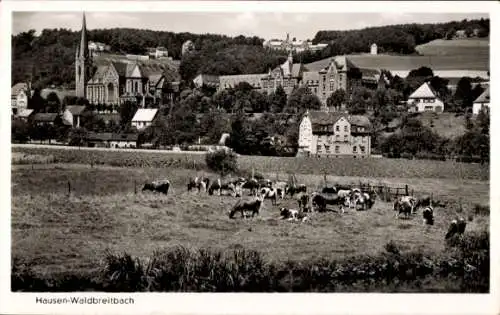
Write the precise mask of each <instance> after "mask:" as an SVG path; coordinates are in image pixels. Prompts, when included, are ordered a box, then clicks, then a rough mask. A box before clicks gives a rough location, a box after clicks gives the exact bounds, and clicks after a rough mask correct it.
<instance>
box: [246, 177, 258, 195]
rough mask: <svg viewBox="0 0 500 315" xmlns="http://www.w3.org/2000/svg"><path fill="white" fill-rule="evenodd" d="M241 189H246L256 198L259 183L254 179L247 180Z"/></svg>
mask: <svg viewBox="0 0 500 315" xmlns="http://www.w3.org/2000/svg"><path fill="white" fill-rule="evenodd" d="M241 188H244V189H248V190H249V191H250V194H251V195H253V196H256V195H257V191H258V189H259V188H260V186H259V182H258V181H257V180H256V179H255V178H251V179H249V180H246V181H244V183H243V186H242V187H241Z"/></svg>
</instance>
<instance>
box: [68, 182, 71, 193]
mask: <svg viewBox="0 0 500 315" xmlns="http://www.w3.org/2000/svg"><path fill="white" fill-rule="evenodd" d="M69 195H71V183H70V182H69V180H68V196H69Z"/></svg>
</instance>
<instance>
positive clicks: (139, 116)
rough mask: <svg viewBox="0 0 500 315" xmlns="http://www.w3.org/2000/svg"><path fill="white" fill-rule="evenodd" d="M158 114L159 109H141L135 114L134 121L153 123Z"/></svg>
mask: <svg viewBox="0 0 500 315" xmlns="http://www.w3.org/2000/svg"><path fill="white" fill-rule="evenodd" d="M157 113H158V109H157V108H139V109H138V110H137V112H135V115H134V118H132V121H146V122H151V121H153V119H154V118H155V117H156V114H157Z"/></svg>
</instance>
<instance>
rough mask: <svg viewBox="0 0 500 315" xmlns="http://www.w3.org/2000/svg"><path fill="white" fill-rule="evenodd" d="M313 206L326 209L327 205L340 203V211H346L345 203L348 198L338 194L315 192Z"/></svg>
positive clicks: (321, 209)
mask: <svg viewBox="0 0 500 315" xmlns="http://www.w3.org/2000/svg"><path fill="white" fill-rule="evenodd" d="M311 200H312V205H313V208H314V207H317V208H318V210H319V211H326V206H327V205H339V206H340V211H341V212H342V213H344V205H345V204H346V198H343V197H340V196H339V195H337V194H329V195H327V194H321V193H313V196H312V199H311Z"/></svg>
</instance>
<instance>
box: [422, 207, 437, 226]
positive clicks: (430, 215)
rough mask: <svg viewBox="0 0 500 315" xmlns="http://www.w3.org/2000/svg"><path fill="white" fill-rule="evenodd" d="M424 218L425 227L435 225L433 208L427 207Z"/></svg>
mask: <svg viewBox="0 0 500 315" xmlns="http://www.w3.org/2000/svg"><path fill="white" fill-rule="evenodd" d="M422 216H423V218H424V225H425V224H427V225H434V209H432V207H431V206H427V207H425V209H424V211H422Z"/></svg>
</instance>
